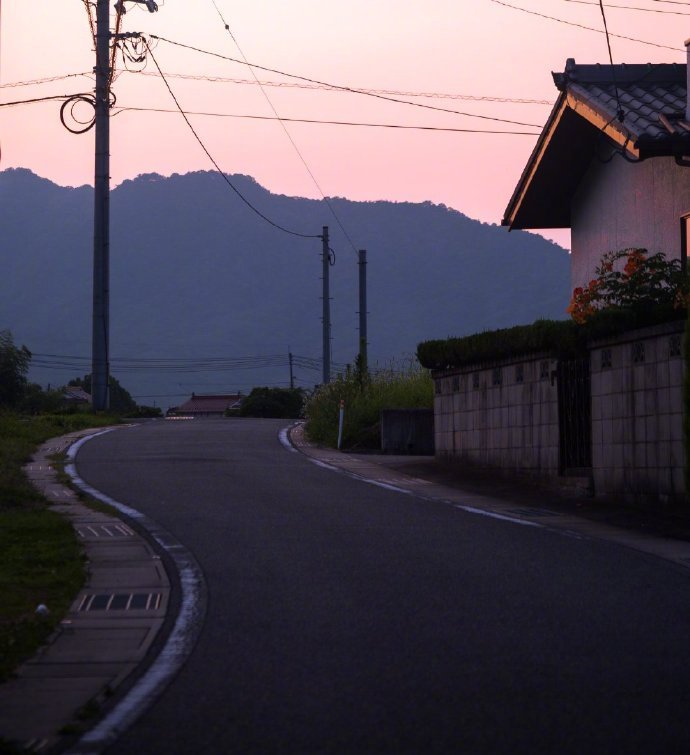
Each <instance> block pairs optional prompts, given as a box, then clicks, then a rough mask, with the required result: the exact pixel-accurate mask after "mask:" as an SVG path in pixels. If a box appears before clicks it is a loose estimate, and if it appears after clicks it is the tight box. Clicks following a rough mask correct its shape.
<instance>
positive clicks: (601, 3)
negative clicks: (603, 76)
mask: <svg viewBox="0 0 690 755" xmlns="http://www.w3.org/2000/svg"><path fill="white" fill-rule="evenodd" d="M599 8H600V10H601V17H602V19H603V21H604V33H605V34H606V46H607V47H608V50H609V62H610V63H611V76H612V78H613V89H614V91H615V93H616V117H617V118H618V120H619V121H620V122H621V123H623V120H624V119H625V113H624V112H623V108H622V107H621V97H620V92H619V91H618V82H617V81H616V67H615V66H614V65H613V53H612V52H611V39H610V37H609V27H608V25H607V23H606V13H605V11H604V0H599Z"/></svg>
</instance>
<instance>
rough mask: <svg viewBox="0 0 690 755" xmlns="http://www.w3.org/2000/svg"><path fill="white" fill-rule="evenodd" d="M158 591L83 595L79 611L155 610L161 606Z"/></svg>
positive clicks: (160, 597) (160, 596)
mask: <svg viewBox="0 0 690 755" xmlns="http://www.w3.org/2000/svg"><path fill="white" fill-rule="evenodd" d="M161 600H162V595H161V593H159V592H137V593H129V592H125V593H98V594H90V595H85V596H84V597H83V598H82V601H81V603H80V604H79V608H78V609H77V610H79V611H157V610H158V609H159V608H160V606H161Z"/></svg>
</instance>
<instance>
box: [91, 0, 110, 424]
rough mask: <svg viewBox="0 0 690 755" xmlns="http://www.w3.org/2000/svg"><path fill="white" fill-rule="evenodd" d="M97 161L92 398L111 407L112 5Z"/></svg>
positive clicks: (102, 68)
mask: <svg viewBox="0 0 690 755" xmlns="http://www.w3.org/2000/svg"><path fill="white" fill-rule="evenodd" d="M94 73H95V74H96V105H95V107H96V122H95V131H96V155H95V157H96V159H95V178H94V189H95V198H94V199H95V201H94V217H93V324H92V340H91V395H92V397H93V408H94V409H95V410H97V411H102V410H104V409H107V408H108V404H109V401H108V375H109V365H108V348H109V332H110V123H109V112H108V111H109V92H108V87H109V79H110V6H109V0H97V5H96V67H95V69H94Z"/></svg>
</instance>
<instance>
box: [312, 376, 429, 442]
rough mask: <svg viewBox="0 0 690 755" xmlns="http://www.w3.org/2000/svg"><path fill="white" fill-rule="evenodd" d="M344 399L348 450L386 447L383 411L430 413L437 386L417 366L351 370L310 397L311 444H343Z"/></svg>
mask: <svg viewBox="0 0 690 755" xmlns="http://www.w3.org/2000/svg"><path fill="white" fill-rule="evenodd" d="M341 400H342V401H344V402H345V404H344V406H345V414H344V416H345V421H344V425H343V439H342V448H350V449H375V448H380V447H381V427H380V416H381V410H382V409H420V408H429V409H430V408H432V407H433V405H434V386H433V381H432V379H431V375H430V373H429V372H428V370H425V369H423V368H422V367H420V366H419V365H418V364H417V363H416V362H410V363H409V364H406V365H404V366H397V365H392V366H391V367H390V368H388V369H383V370H376V371H374V372H373V373H372V374H367V373H366V372H364V371H362V370H360V369H358V368H355V369H354V370H352V369H348V370H347V371H346V372H345V374H343V375H338V377H337V378H336V379H335V380H334V381H333V382H331V383H329V384H328V385H322V386H321V387H320V388H318V389H317V390H316V391H315V392H314V394H313V395H312V396H311V398H309V399H308V401H307V403H306V406H305V416H306V425H305V431H306V433H307V436H308V437H309V439H310V440H312V441H314V442H315V443H321V444H322V445H326V446H332V447H336V446H337V444H338V418H339V413H340V402H341Z"/></svg>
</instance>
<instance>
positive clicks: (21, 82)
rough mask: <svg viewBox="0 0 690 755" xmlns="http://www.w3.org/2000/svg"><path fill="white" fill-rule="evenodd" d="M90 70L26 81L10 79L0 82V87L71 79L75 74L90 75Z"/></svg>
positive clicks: (8, 87)
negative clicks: (3, 82)
mask: <svg viewBox="0 0 690 755" xmlns="http://www.w3.org/2000/svg"><path fill="white" fill-rule="evenodd" d="M91 75H92V73H91V71H85V72H84V73H64V74H62V75H61V76H47V77H45V78H42V79H28V80H26V81H10V82H8V83H7V84H0V89H15V88H17V87H28V86H35V85H38V84H50V83H51V82H54V81H64V80H65V79H73V78H76V77H77V76H91Z"/></svg>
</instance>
